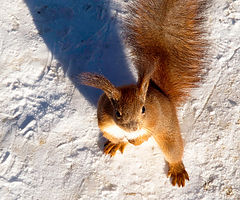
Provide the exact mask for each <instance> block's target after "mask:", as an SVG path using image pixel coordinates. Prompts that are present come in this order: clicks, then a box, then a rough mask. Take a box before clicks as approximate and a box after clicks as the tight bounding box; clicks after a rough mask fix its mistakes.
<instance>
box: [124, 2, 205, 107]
mask: <svg viewBox="0 0 240 200" xmlns="http://www.w3.org/2000/svg"><path fill="white" fill-rule="evenodd" d="M206 4H207V3H206V0H134V1H133V2H132V3H130V6H129V7H128V10H129V15H128V17H127V19H126V23H125V29H124V30H125V37H126V42H127V45H128V46H129V47H130V49H131V53H132V57H133V61H134V64H135V66H136V68H137V70H138V73H139V77H141V76H142V74H143V73H146V71H151V70H149V68H152V67H153V68H154V69H153V71H154V72H153V74H152V75H151V79H152V81H154V82H155V84H156V85H157V86H158V87H159V88H160V89H161V90H162V91H163V92H164V93H165V94H166V95H167V96H168V97H169V98H170V99H171V100H172V101H173V102H174V103H175V104H176V105H179V104H180V103H182V102H183V101H184V100H185V98H186V97H187V96H188V94H189V89H190V88H193V87H196V83H197V82H199V80H200V72H201V67H202V65H203V64H204V62H203V57H204V55H205V49H206V47H207V41H206V40H205V39H204V37H203V36H204V33H205V32H204V31H203V29H202V24H203V22H204V21H205V18H204V16H203V11H204V10H205V8H206Z"/></svg>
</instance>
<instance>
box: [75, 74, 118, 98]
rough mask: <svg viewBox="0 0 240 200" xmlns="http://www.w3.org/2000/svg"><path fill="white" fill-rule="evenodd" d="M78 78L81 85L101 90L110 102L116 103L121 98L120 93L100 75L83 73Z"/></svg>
mask: <svg viewBox="0 0 240 200" xmlns="http://www.w3.org/2000/svg"><path fill="white" fill-rule="evenodd" d="M78 77H79V79H80V83H81V84H83V85H88V86H91V87H95V88H99V89H101V90H103V91H104V92H105V94H106V95H107V97H108V98H109V99H110V100H111V101H112V100H114V101H117V100H118V99H119V98H120V96H121V93H120V91H119V90H118V89H117V88H116V87H115V86H114V85H113V84H112V83H111V82H110V81H109V80H108V79H106V78H105V77H104V76H102V75H99V74H93V73H89V72H84V73H81V74H80V75H79V76H78Z"/></svg>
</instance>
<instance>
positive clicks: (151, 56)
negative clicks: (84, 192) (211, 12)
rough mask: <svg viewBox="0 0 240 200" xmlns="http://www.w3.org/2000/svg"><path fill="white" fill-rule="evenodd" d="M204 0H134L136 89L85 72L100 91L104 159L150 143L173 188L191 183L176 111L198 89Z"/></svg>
mask: <svg viewBox="0 0 240 200" xmlns="http://www.w3.org/2000/svg"><path fill="white" fill-rule="evenodd" d="M206 5H207V1H206V0H147V1H146V0H135V1H133V2H130V3H129V5H128V7H127V10H128V13H129V14H128V15H127V17H126V19H125V22H124V26H123V27H124V29H123V30H124V38H125V41H126V45H127V46H128V47H129V49H130V53H131V58H132V61H133V64H134V66H135V68H136V70H137V75H138V81H137V83H136V84H131V85H127V86H121V87H115V86H114V85H113V84H112V83H111V82H110V81H109V80H108V79H106V78H105V77H104V76H102V75H98V74H94V73H89V72H84V73H81V74H80V75H79V78H80V82H81V83H82V84H84V85H88V86H92V87H95V88H99V89H101V90H103V91H104V94H103V95H102V96H101V97H100V99H99V101H98V108H97V118H98V126H99V128H100V129H101V131H102V134H103V136H104V137H105V138H106V139H107V140H108V141H107V142H106V144H105V146H104V153H105V154H109V155H110V156H114V155H115V154H116V152H117V151H118V150H119V151H120V152H121V153H123V151H124V149H125V147H126V145H127V144H133V145H140V144H142V143H143V142H145V141H147V140H148V139H149V138H150V137H153V138H154V139H155V141H156V142H157V144H158V145H159V147H160V149H161V150H162V152H163V154H164V158H165V160H166V161H167V164H168V167H169V170H168V177H169V176H170V179H171V183H172V185H173V186H175V185H176V184H178V186H179V187H181V186H182V187H183V186H184V185H185V180H189V176H188V173H187V171H186V170H185V167H184V164H183V162H182V158H183V149H184V147H183V139H182V137H181V133H180V127H179V122H178V118H177V108H178V107H179V106H180V105H182V104H183V103H184V102H185V101H186V97H188V96H189V90H190V89H191V88H194V87H197V85H198V83H199V81H200V77H201V72H202V67H203V65H204V63H205V62H204V57H205V56H206V47H207V42H206V39H204V35H205V32H204V31H203V30H202V27H203V26H202V25H203V22H204V21H205V17H204V14H203V13H204V11H205V10H206Z"/></svg>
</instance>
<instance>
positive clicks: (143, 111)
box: [142, 106, 146, 114]
mask: <svg viewBox="0 0 240 200" xmlns="http://www.w3.org/2000/svg"><path fill="white" fill-rule="evenodd" d="M145 111H146V109H145V107H144V106H143V107H142V114H144V113H145Z"/></svg>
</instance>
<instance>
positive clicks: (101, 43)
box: [0, 0, 240, 200]
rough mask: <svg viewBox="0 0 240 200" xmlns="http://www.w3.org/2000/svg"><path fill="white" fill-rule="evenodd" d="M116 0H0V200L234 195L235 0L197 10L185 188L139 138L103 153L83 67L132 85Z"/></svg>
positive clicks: (239, 76)
mask: <svg viewBox="0 0 240 200" xmlns="http://www.w3.org/2000/svg"><path fill="white" fill-rule="evenodd" d="M128 3H129V2H128V1H127V0H125V1H124V0H111V1H110V0H109V1H108V0H88V1H84V0H79V1H76V0H65V1H64V0H25V1H23V0H1V6H0V26H1V29H0V91H1V93H0V94H1V95H0V199H1V200H12V199H24V200H28V199H34V200H35V199H43V200H45V199H46V200H47V199H56V200H58V199H59V200H65V199H120V200H123V199H131V200H132V199H136V200H138V199H150V200H152V199H177V200H179V199H189V200H190V199H192V200H193V199H194V200H195V199H205V200H211V199H214V200H215V199H234V200H238V199H240V169H239V166H240V161H239V156H240V68H239V66H240V1H239V0H221V1H219V0H213V5H212V7H211V8H210V9H209V11H208V12H207V13H206V15H208V21H207V22H206V27H207V30H208V32H209V35H208V37H209V40H210V42H211V52H212V55H211V56H210V58H209V61H210V63H209V65H208V66H207V67H206V69H205V71H206V75H205V76H204V81H203V83H202V84H201V86H200V88H198V89H196V90H194V91H193V96H192V98H191V99H190V100H189V101H188V102H187V103H186V104H185V105H184V106H183V107H182V108H180V109H179V118H180V121H181V129H182V135H183V138H184V140H185V153H184V164H185V166H186V169H187V171H188V173H189V176H190V181H189V182H187V184H186V186H185V187H184V188H178V187H172V186H171V184H170V181H169V179H167V178H166V173H167V166H166V163H165V161H164V158H163V154H162V153H161V151H160V149H159V148H158V146H157V145H156V143H155V142H154V141H153V140H152V139H150V140H149V142H146V143H143V144H142V145H141V146H137V147H135V146H133V145H128V146H127V147H126V150H125V152H124V154H123V155H122V154H120V153H119V152H118V153H117V155H116V156H115V157H114V158H110V157H108V156H105V155H103V152H102V149H103V144H104V142H105V140H104V138H102V136H101V133H100V131H99V129H98V126H97V119H96V103H97V100H98V97H99V95H100V94H101V91H99V90H96V89H92V88H88V87H84V86H80V85H79V83H78V82H77V79H76V76H77V74H79V73H80V72H82V71H94V72H98V73H102V74H104V75H105V76H106V77H107V78H109V79H110V80H111V81H112V82H113V83H114V84H116V85H122V84H126V83H130V82H134V80H135V78H134V73H133V71H134V70H133V68H132V65H131V63H130V61H129V59H128V56H127V55H128V50H127V49H125V48H124V45H123V44H122V40H121V36H120V35H121V34H120V31H121V28H120V26H119V25H120V23H119V22H121V19H122V17H123V16H124V15H125V14H126V10H125V6H126V5H127V4H128Z"/></svg>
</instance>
